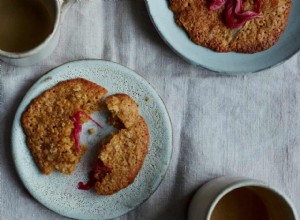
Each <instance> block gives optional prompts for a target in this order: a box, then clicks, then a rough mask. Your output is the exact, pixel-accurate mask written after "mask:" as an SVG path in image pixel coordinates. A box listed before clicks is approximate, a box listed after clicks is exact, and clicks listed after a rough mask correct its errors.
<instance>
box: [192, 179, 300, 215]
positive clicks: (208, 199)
mask: <svg viewBox="0 0 300 220" xmlns="http://www.w3.org/2000/svg"><path fill="white" fill-rule="evenodd" d="M243 187H246V188H247V189H251V190H252V191H253V192H255V194H256V196H259V198H260V199H261V200H262V202H263V203H264V205H265V207H266V210H267V213H268V214H269V219H270V220H298V217H297V213H296V209H295V208H294V207H293V205H292V203H291V201H290V200H289V199H288V198H287V197H286V196H285V195H284V194H283V193H281V192H280V191H278V190H277V189H274V188H273V187H270V186H268V185H267V184H264V183H262V182H260V181H258V180H253V179H247V178H244V177H228V176H224V177H219V178H217V179H214V180H212V181H210V182H208V183H206V184H204V185H203V186H202V187H201V188H200V189H199V190H198V191H197V192H196V194H195V195H194V197H193V198H192V201H191V203H190V206H189V210H188V220H196V219H197V220H211V217H212V214H213V211H214V209H215V208H216V205H217V204H218V202H219V201H220V200H221V199H222V198H223V197H224V196H225V195H228V193H230V192H232V191H233V190H235V189H240V188H243ZM224 220H230V219H226V218H224Z"/></svg>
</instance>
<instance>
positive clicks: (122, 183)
mask: <svg viewBox="0 0 300 220" xmlns="http://www.w3.org/2000/svg"><path fill="white" fill-rule="evenodd" d="M105 102H106V104H107V107H108V110H109V111H110V112H111V113H112V116H111V121H110V122H111V124H112V125H114V126H116V127H117V128H119V129H120V130H119V131H118V132H117V133H116V134H113V135H112V136H111V137H110V139H109V140H107V141H106V143H104V144H103V146H102V147H101V149H100V153H99V156H98V158H99V159H100V160H101V161H102V162H103V163H104V164H105V165H106V166H107V167H109V168H110V169H111V172H110V173H108V174H106V175H105V177H104V178H101V180H99V181H97V182H96V184H95V190H96V192H97V193H98V194H101V195H110V194H113V193H115V192H117V191H119V190H121V189H123V188H125V187H127V186H128V185H129V184H131V183H132V182H133V181H134V179H135V177H136V176H137V175H138V173H139V171H140V169H141V167H142V165H143V163H144V160H145V157H146V155H147V152H148V146H149V131H148V126H147V124H146V122H145V120H144V118H143V117H142V116H141V115H140V114H139V111H138V105H137V104H136V102H135V101H134V100H133V99H132V98H130V97H129V96H128V95H125V94H116V95H112V96H109V97H108V98H107V99H106V100H105Z"/></svg>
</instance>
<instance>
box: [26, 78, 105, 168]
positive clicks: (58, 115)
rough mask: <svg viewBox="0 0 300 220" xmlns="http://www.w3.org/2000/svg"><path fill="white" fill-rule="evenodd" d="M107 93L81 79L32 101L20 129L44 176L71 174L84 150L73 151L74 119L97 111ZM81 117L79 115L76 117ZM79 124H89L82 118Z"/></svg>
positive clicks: (64, 82) (74, 149)
mask: <svg viewBox="0 0 300 220" xmlns="http://www.w3.org/2000/svg"><path fill="white" fill-rule="evenodd" d="M106 93H107V90H106V89H105V88H103V87H101V86H99V85H97V84H95V83H93V82H90V81H88V80H85V79H82V78H76V79H72V80H67V81H63V82H61V83H58V84H57V85H56V86H54V87H52V88H50V89H48V90H46V91H45V92H43V93H42V94H41V95H39V96H38V97H37V98H35V99H34V100H32V101H31V103H30V104H29V106H28V107H27V109H26V111H25V112H24V113H23V115H22V119H21V122H22V127H23V129H24V132H25V134H26V141H27V144H28V146H29V148H30V150H31V153H32V155H33V157H34V160H35V162H36V163H37V165H38V167H39V168H40V170H41V171H42V172H43V173H44V174H50V173H51V172H52V171H53V170H58V171H59V172H62V173H64V174H70V173H71V172H72V171H74V169H75V167H76V164H77V163H78V162H79V160H80V158H81V156H82V155H83V154H84V152H85V150H86V147H85V146H84V145H81V146H80V148H79V151H76V146H75V138H74V133H73V132H74V129H75V124H74V117H75V115H76V114H77V115H78V112H84V113H86V114H87V115H90V114H92V113H93V112H95V111H98V110H99V109H100V105H99V101H100V100H101V98H102V97H103V96H104V95H105V94H106ZM79 115H80V114H79ZM81 116H82V117H80V122H81V123H84V122H86V121H87V120H88V117H86V116H85V114H83V115H81Z"/></svg>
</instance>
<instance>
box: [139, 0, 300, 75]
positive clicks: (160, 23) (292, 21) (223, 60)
mask: <svg viewBox="0 0 300 220" xmlns="http://www.w3.org/2000/svg"><path fill="white" fill-rule="evenodd" d="M145 1H146V4H147V7H148V11H149V14H150V17H151V19H152V21H153V23H154V25H155V26H156V28H157V30H158V32H159V33H160V35H161V37H162V38H163V39H164V40H165V41H166V43H167V44H168V45H169V46H170V47H171V48H172V49H173V50H174V51H175V52H176V53H178V54H179V55H180V56H182V57H183V58H184V59H186V60H187V61H189V62H191V63H192V64H195V65H199V66H201V67H204V68H206V69H209V70H212V71H215V72H220V73H225V74H233V75H238V74H245V73H253V72H257V71H261V70H264V69H267V68H270V67H272V66H275V65H277V64H280V63H282V62H283V61H286V60H287V59H289V58H290V57H291V56H293V55H294V54H295V53H297V52H298V51H299V50H300V14H299V12H300V1H299V0H293V6H292V10H291V14H290V17H289V23H288V27H287V29H286V31H285V32H284V33H283V35H282V36H281V38H280V40H279V42H278V43H277V44H276V45H275V46H273V47H272V48H270V49H269V50H266V51H264V52H260V53H256V54H240V53H217V52H214V51H212V50H209V49H206V48H204V47H201V46H198V45H196V44H194V43H193V42H192V41H191V40H190V39H189V38H188V36H187V34H186V33H185V32H184V30H183V29H181V28H180V27H178V26H177V25H176V23H175V20H174V16H173V13H172V11H171V10H170V9H169V8H168V0H145Z"/></svg>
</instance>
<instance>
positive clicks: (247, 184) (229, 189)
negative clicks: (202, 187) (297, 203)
mask: <svg viewBox="0 0 300 220" xmlns="http://www.w3.org/2000/svg"><path fill="white" fill-rule="evenodd" d="M242 187H259V188H262V189H266V190H269V191H270V192H272V193H274V194H276V195H277V196H279V197H280V198H281V199H282V200H283V201H284V202H285V203H286V204H287V206H289V207H290V209H291V211H292V214H293V217H294V219H295V220H298V215H297V212H296V208H295V207H294V205H293V203H292V202H291V200H290V199H289V198H288V197H287V196H285V195H284V193H282V192H281V191H280V190H278V189H275V188H274V187H271V186H269V185H267V184H265V183H263V182H260V181H255V180H251V179H250V180H241V181H239V182H235V183H232V184H230V185H229V186H227V187H226V188H224V189H223V190H222V191H221V192H220V193H219V194H218V195H217V196H216V197H215V198H214V199H213V201H212V203H211V205H210V207H209V210H208V212H207V216H206V220H210V218H211V215H212V213H213V211H214V209H215V207H216V206H217V204H218V203H219V202H220V200H221V199H222V198H223V197H224V196H225V195H227V194H228V193H230V192H232V191H233V190H235V189H239V188H242Z"/></svg>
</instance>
